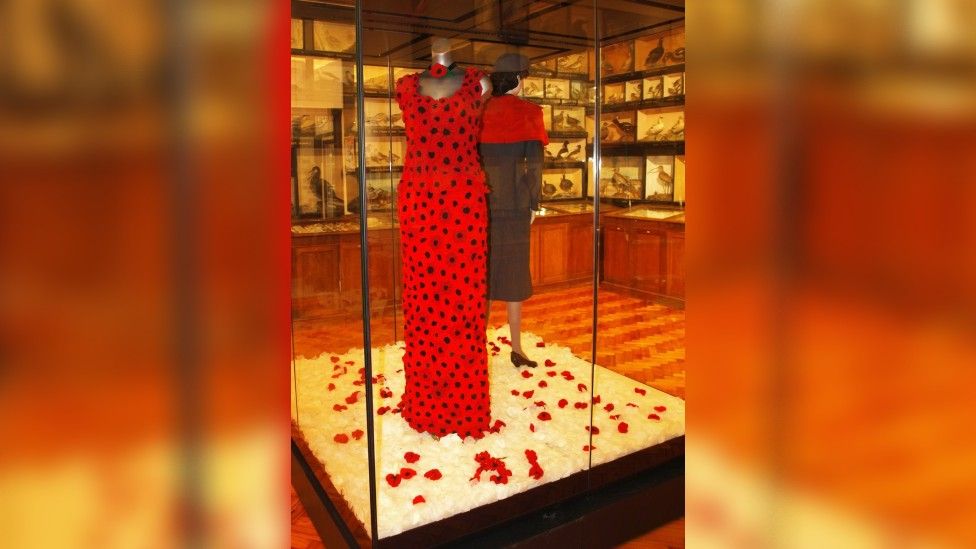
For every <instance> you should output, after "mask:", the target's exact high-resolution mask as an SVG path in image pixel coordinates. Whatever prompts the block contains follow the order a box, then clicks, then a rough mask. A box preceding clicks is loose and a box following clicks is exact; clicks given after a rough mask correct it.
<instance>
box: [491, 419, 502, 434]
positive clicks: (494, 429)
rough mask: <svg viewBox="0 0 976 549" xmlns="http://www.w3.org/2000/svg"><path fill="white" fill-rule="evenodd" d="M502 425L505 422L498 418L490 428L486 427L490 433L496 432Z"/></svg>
mask: <svg viewBox="0 0 976 549" xmlns="http://www.w3.org/2000/svg"><path fill="white" fill-rule="evenodd" d="M504 426H505V422H504V421H502V420H500V419H496V420H495V424H494V425H492V426H491V428H490V429H488V430H489V431H491V432H492V433H497V432H498V431H501V430H502V427H504Z"/></svg>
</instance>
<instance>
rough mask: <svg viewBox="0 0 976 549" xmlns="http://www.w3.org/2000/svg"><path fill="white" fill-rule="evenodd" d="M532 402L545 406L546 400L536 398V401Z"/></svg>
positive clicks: (541, 406)
mask: <svg viewBox="0 0 976 549" xmlns="http://www.w3.org/2000/svg"><path fill="white" fill-rule="evenodd" d="M533 404H535V405H536V406H539V407H540V408H545V406H546V401H544V400H537V401H535V402H533Z"/></svg>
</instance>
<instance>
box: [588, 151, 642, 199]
mask: <svg viewBox="0 0 976 549" xmlns="http://www.w3.org/2000/svg"><path fill="white" fill-rule="evenodd" d="M643 163H644V159H643V158H642V157H639V156H636V157H635V156H604V157H603V158H602V159H601V162H600V183H599V188H600V198H622V199H625V200H641V199H642V198H643V197H644V180H643V179H642V178H641V167H642V164H643ZM593 171H594V170H593V164H592V163H591V164H590V181H596V176H595V174H594V173H593ZM586 193H587V196H593V193H594V189H593V186H592V185H591V186H589V187H588V188H587V190H586Z"/></svg>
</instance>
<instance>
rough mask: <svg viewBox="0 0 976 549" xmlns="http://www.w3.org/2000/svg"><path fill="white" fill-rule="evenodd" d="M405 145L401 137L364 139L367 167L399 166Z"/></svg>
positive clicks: (401, 164) (401, 165) (400, 165)
mask: <svg viewBox="0 0 976 549" xmlns="http://www.w3.org/2000/svg"><path fill="white" fill-rule="evenodd" d="M406 149H407V145H406V141H405V140H404V138H403V137H396V136H394V137H389V138H387V137H383V138H380V139H371V140H368V141H366V167H367V168H381V169H382V168H389V169H393V168H401V167H403V158H404V151H406Z"/></svg>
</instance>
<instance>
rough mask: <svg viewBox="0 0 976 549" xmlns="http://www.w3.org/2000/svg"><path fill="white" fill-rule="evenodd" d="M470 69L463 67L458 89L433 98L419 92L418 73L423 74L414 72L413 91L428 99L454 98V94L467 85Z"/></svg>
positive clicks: (444, 99)
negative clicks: (446, 94) (445, 95)
mask: <svg viewBox="0 0 976 549" xmlns="http://www.w3.org/2000/svg"><path fill="white" fill-rule="evenodd" d="M470 70H471V69H470V67H465V68H464V76H462V77H461V85H460V86H458V89H456V90H454V93H452V94H451V95H448V96H447V97H441V98H435V97H431V96H429V95H424V94H422V93H420V75H421V74H423V73H419V72H418V73H417V74H416V76H417V78H415V79H414V80H415V82H414V86H413V92H414V94H416V95H417V96H419V97H424V98H426V99H429V100H431V101H446V100H448V99H454V97H455V96H456V95H458V94H460V93H461V92H462V91H463V90H464V87H465V86H466V85H467V83H468V76H469V75H470Z"/></svg>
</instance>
